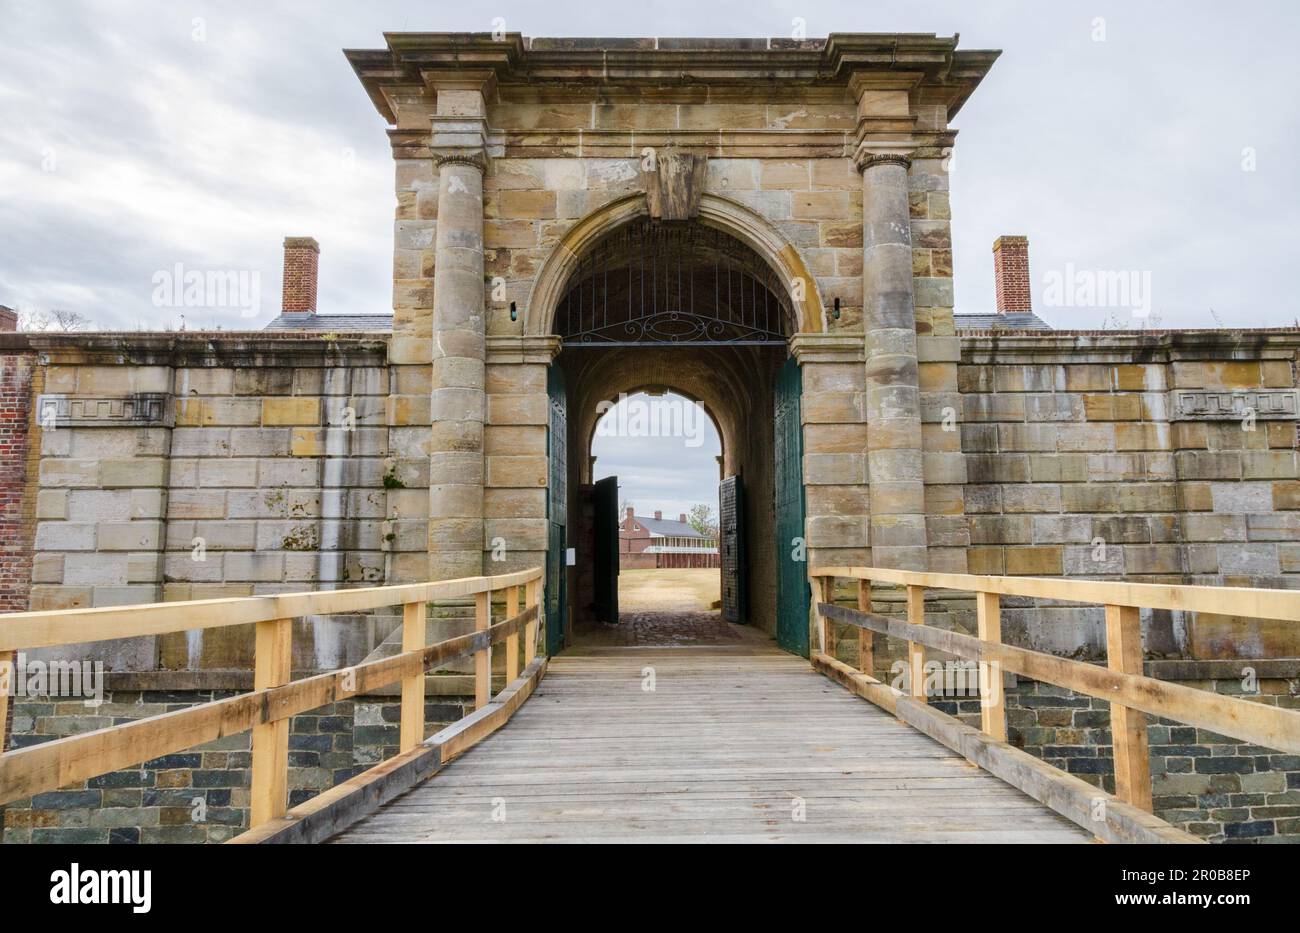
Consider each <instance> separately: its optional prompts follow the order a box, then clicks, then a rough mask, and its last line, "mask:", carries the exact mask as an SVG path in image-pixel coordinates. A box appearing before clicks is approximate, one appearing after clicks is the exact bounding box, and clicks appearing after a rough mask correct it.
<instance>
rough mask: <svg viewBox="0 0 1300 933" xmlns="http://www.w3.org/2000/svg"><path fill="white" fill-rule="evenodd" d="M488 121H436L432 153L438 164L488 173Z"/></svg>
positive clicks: (459, 117) (442, 117) (447, 118)
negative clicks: (471, 167)
mask: <svg viewBox="0 0 1300 933" xmlns="http://www.w3.org/2000/svg"><path fill="white" fill-rule="evenodd" d="M487 143H488V126H487V118H485V117H478V116H464V115H456V116H445V115H441V114H439V115H437V116H435V117H433V118H432V135H431V136H430V139H429V150H430V152H431V153H432V154H433V159H434V161H435V162H436V163H437V164H438V165H439V166H442V165H444V164H448V163H450V164H453V165H471V166H473V167H475V168H477V169H478V170H479V171H486V169H487V163H488V147H487Z"/></svg>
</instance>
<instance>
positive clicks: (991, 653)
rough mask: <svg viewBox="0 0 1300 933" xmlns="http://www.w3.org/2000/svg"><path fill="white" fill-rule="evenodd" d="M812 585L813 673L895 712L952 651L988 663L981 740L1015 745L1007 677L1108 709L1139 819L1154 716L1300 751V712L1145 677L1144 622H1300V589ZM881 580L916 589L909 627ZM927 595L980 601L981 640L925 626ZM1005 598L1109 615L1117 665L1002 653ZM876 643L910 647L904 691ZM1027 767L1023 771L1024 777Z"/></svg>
mask: <svg viewBox="0 0 1300 933" xmlns="http://www.w3.org/2000/svg"><path fill="white" fill-rule="evenodd" d="M810 578H811V580H812V583H813V588H814V589H813V592H814V599H815V600H816V613H817V620H818V636H819V639H820V645H819V646H818V647H819V650H817V651H815V652H814V657H813V662H814V664H815V665H818V666H819V667H820V668H821V669H822V670H823V671H824V672H826V673H828V674H831V675H832V676H836V678H837V679H839V680H841V681H842V682H845V683H846V684H847V685H850V686H851V687H853V688H854V689H855V690H856V691H857V692H859V693H860V694H861V695H862V696H864V697H866V698H867V699H869V700H872V701H873V702H875V703H877V704H878V705H880V706H883V707H885V708H887V709H889V710H890V711H891V712H895V711H896V710H898V709H899V708H900V704H902V705H904V706H906V705H907V704H909V703H911V704H925V703H926V699H927V698H926V690H925V684H926V676H925V670H924V668H925V660H926V649H933V650H935V651H942V652H947V653H948V654H950V655H954V656H955V657H957V658H961V659H964V660H966V661H974V662H977V663H978V665H979V668H980V676H979V684H980V709H981V716H980V732H982V733H983V734H984V735H985V736H987V738H988V739H990V740H992V742H993V743H1001V744H1003V745H1005V742H1006V737H1007V731H1006V710H1005V705H1004V700H1003V691H1002V677H1001V675H1002V673H1003V672H1009V673H1013V674H1019V675H1022V676H1024V677H1027V678H1030V679H1032V680H1037V681H1042V682H1045V683H1049V684H1053V685H1055V686H1058V687H1064V688H1066V689H1068V690H1073V691H1075V692H1077V693H1082V694H1086V695H1088V696H1092V697H1098V698H1101V699H1104V700H1107V701H1108V702H1109V703H1110V709H1111V734H1112V740H1113V744H1114V764H1115V791H1116V792H1115V797H1116V798H1118V799H1119V800H1120V801H1122V802H1124V803H1127V804H1129V805H1131V806H1133V807H1135V808H1138V809H1139V810H1144V811H1148V812H1149V811H1150V810H1151V773H1150V758H1149V752H1148V748H1147V728H1146V727H1147V716H1148V715H1151V716H1161V717H1164V718H1167V719H1173V720H1177V721H1179V722H1183V723H1187V724H1189V725H1193V726H1198V727H1200V728H1203V729H1208V730H1211V731H1213V732H1216V733H1219V734H1221V735H1226V736H1230V737H1233V738H1237V739H1241V740H1243V741H1245V742H1248V743H1251V744H1255V745H1262V746H1265V747H1267V748H1272V749H1277V750H1279V751H1282V752H1286V753H1289V754H1300V711H1297V710H1289V709H1283V708H1280V707H1276V706H1269V705H1265V704H1262V703H1253V702H1251V701H1249V700H1244V699H1241V698H1239V697H1235V696H1225V695H1222V694H1217V693H1211V692H1209V691H1206V690H1198V689H1195V688H1192V687H1186V686H1183V685H1181V684H1176V683H1169V682H1167V681H1162V680H1157V679H1155V678H1153V677H1147V676H1145V675H1144V673H1143V666H1142V630H1141V622H1140V615H1139V612H1140V610H1142V609H1166V610H1178V611H1188V612H1205V613H1214V614H1220V615H1232V616H1238V617H1241V616H1245V617H1253V618H1258V619H1273V620H1277V619H1281V620H1286V621H1295V622H1300V592H1295V591H1290V590H1269V589H1247V588H1240V587H1211V586H1177V585H1164V584H1147V583H1108V582H1100V581H1090V580H1058V579H1043V578H1025V577H986V576H975V575H971V574H957V573H920V572H913V571H904V570H886V569H879V568H871V567H824V568H820V569H817V570H814V571H812V572H811V573H810ZM844 578H847V579H853V580H857V581H858V594H857V603H858V608H857V609H851V608H848V607H845V606H839V605H836V604H835V602H834V596H835V581H836V580H837V579H844ZM873 582H874V583H879V584H887V585H890V586H899V587H904V588H905V589H906V598H907V619H906V621H904V620H902V619H899V618H891V617H887V616H884V615H879V614H877V613H874V612H872V611H871V598H872V595H871V584H872V583H873ZM926 589H940V590H957V591H963V592H968V593H972V594H974V597H975V603H976V619H977V629H978V630H977V635H975V636H971V635H966V634H963V633H960V632H955V631H951V630H948V629H942V628H938V627H935V626H932V625H927V624H926V623H925V591H926ZM1003 596H1020V597H1032V598H1038V599H1048V600H1060V601H1064V602H1070V603H1084V604H1093V605H1101V606H1104V607H1105V619H1106V650H1107V665H1106V666H1105V667H1102V666H1100V665H1097V664H1088V663H1086V662H1083V661H1075V660H1071V659H1069V658H1062V657H1057V656H1055V655H1051V654H1046V653H1044V652H1041V651H1033V650H1030V649H1027V648H1019V647H1015V646H1012V645H1007V644H1004V643H1003V641H1002V627H1001V598H1002V597H1003ZM836 626H851V627H854V628H857V629H859V630H860V632H859V635H860V638H859V641H858V657H857V669H856V670H854V669H853V668H852V667H851V666H849V665H846V664H844V663H842V662H840V661H839V660H837V659H836V658H835V655H836V650H835V649H836V638H837V634H838V631H837V628H836ZM874 634H883V635H887V636H890V637H893V638H897V639H900V640H902V641H904V642H906V643H907V673H908V676H907V678H906V680H907V683H906V686H907V688H908V690H907V693H906V694H904V693H903V692H901V691H898V690H895V689H893V688H891V687H889V686H887V685H885V684H883V683H881V682H880V681H878V680H876V679H875V677H874V675H873V670H874V657H873V644H872V642H873V637H874ZM908 708H909V709H910V714H909V715H910V716H911V718H913V719H917V722H916V723H913V724H915V725H918V728H927V729H933V730H938V731H942V728H941V727H940V726H939V725H937V723H938V720H937V718H936V717H935V716H924V715H919V710H918V708H917V706H916V705H912V706H910V707H908ZM908 721H911V719H909V720H908ZM948 733H949V734H950V735H951V734H952V730H951V729H948ZM936 737H938V736H936ZM950 744H951V743H950ZM958 744H960V743H958ZM983 747H984V748H985V749H987V748H988V747H990V746H989V745H988V743H983ZM1004 757H1005V756H1004ZM1025 764H1026V762H1024V761H1020V762H1019V766H1020V767H1021V769H1022V770H1023V767H1024V765H1025ZM1022 789H1026V788H1022ZM1063 812H1064V811H1063ZM1121 835H1122V834H1121ZM1144 841H1147V840H1144Z"/></svg>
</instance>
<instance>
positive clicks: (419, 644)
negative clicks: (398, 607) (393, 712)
mask: <svg viewBox="0 0 1300 933" xmlns="http://www.w3.org/2000/svg"><path fill="white" fill-rule="evenodd" d="M427 605H428V604H427V603H407V604H406V605H405V606H403V607H402V651H403V652H404V653H405V652H408V651H418V650H420V649H421V648H423V647H424V635H425V629H426V627H427V624H428V619H427ZM401 709H402V714H401V715H402V719H401V732H400V737H399V741H398V750H399V751H402V752H409V751H410V750H411V749H413V748H415V746H417V745H419V744H420V743H421V742H423V741H424V671H423V670H418V671H416V670H412V671H411V672H410V673H409V674H407V675H406V676H405V677H403V678H402V707H401Z"/></svg>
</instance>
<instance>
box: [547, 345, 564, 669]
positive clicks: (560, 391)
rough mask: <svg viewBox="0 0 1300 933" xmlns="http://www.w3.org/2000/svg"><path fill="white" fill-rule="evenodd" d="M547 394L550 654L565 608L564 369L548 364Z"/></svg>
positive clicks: (557, 645) (559, 644) (559, 639)
mask: <svg viewBox="0 0 1300 933" xmlns="http://www.w3.org/2000/svg"><path fill="white" fill-rule="evenodd" d="M546 394H547V396H548V397H549V398H550V403H551V404H550V419H549V422H548V424H547V431H546V455H547V457H548V460H549V465H550V469H549V473H548V477H547V495H546V518H547V533H548V534H547V546H546V597H545V598H546V606H545V609H546V653H547V655H548V656H552V657H553V656H554V655H555V654H556V652H558V651H559V650H560V649H561V648H563V647H564V619H565V615H566V614H567V612H568V605H567V603H568V600H567V599H566V594H565V589H566V586H565V583H566V580H567V576H568V574H567V572H566V570H565V565H566V561H565V555H566V553H567V552H566V547H567V536H566V531H567V529H568V521H569V520H568V515H569V460H568V457H567V455H566V452H567V447H568V439H569V433H568V424H569V422H568V414H567V411H568V409H567V405H566V401H565V395H564V371H563V370H562V369H560V367H558V366H552V367H551V368H550V369H549V370H548V371H547V374H546Z"/></svg>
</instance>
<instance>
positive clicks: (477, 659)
mask: <svg viewBox="0 0 1300 933" xmlns="http://www.w3.org/2000/svg"><path fill="white" fill-rule="evenodd" d="M491 624H492V591H491V590H487V591H485V592H482V593H477V594H475V596H474V630H475V631H476V632H486V631H487V630H488V627H489V626H490V625H491ZM491 699H492V646H491V645H488V646H487V647H486V648H484V649H483V650H482V651H476V652H474V708H475V709H482V708H483V707H485V706H487V705H488V701H489V700H491Z"/></svg>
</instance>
